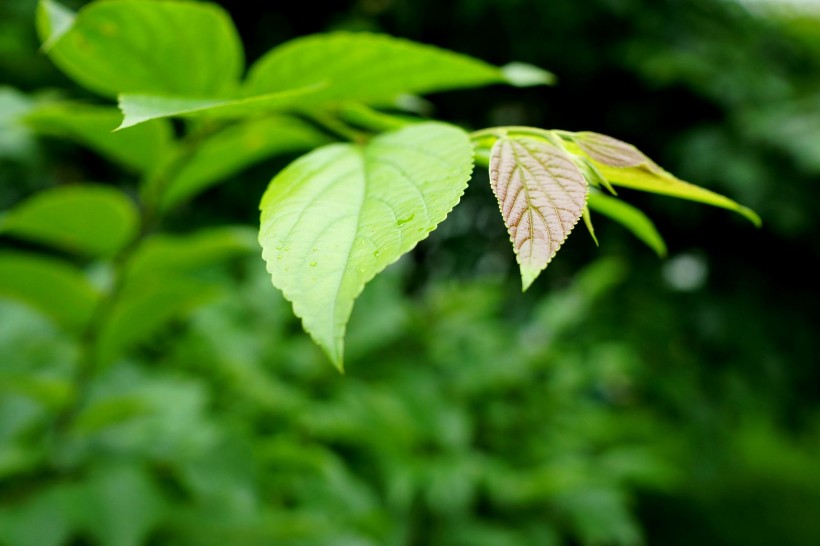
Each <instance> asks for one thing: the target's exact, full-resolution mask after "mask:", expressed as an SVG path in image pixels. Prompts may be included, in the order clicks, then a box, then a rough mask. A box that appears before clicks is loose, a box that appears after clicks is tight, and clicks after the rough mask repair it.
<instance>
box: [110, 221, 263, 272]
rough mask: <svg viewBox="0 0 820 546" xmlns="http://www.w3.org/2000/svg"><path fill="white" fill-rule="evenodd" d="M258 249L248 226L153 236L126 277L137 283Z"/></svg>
mask: <svg viewBox="0 0 820 546" xmlns="http://www.w3.org/2000/svg"><path fill="white" fill-rule="evenodd" d="M256 248H258V247H257V243H256V236H255V234H254V233H253V231H252V230H251V229H249V228H246V227H219V228H213V229H205V230H201V231H199V232H197V233H195V234H194V235H163V234H160V235H153V236H151V237H149V238H148V239H146V240H145V241H144V242H143V243H142V244H141V245H140V247H139V248H138V249H137V250H136V251H135V252H134V254H133V256H132V257H131V260H130V261H129V262H128V269H127V270H126V274H125V278H126V279H127V280H128V281H129V282H135V283H138V282H141V281H142V279H146V278H150V277H153V278H158V279H162V278H165V277H168V276H169V275H172V274H178V273H186V272H191V271H195V270H197V269H199V268H201V267H204V266H207V265H210V264H214V263H218V262H221V261H224V260H227V259H230V258H233V257H236V256H241V255H243V254H248V253H250V252H252V251H253V250H254V249H256Z"/></svg>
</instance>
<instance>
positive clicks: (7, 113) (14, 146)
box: [0, 85, 34, 161]
mask: <svg viewBox="0 0 820 546" xmlns="http://www.w3.org/2000/svg"><path fill="white" fill-rule="evenodd" d="M32 108H34V101H33V100H32V99H31V98H30V97H29V96H28V95H26V94H25V93H21V92H20V91H18V90H16V89H14V88H13V87H8V86H4V85H0V159H6V158H8V159H11V160H13V161H20V160H21V159H28V158H33V157H34V153H33V152H34V138H33V136H32V134H31V131H29V130H28V128H26V126H25V125H24V124H23V123H21V119H22V118H23V117H24V116H25V114H26V113H28V112H29V111H31V109H32Z"/></svg>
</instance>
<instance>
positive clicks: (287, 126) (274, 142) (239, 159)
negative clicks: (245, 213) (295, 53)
mask: <svg viewBox="0 0 820 546" xmlns="http://www.w3.org/2000/svg"><path fill="white" fill-rule="evenodd" d="M138 129H139V128H135V129H134V130H138ZM129 132H130V131H125V133H126V134H127V133H129ZM329 140H330V139H329V138H328V137H327V136H326V135H324V134H323V133H322V132H320V131H318V130H317V129H314V128H313V127H312V126H310V125H308V124H307V123H304V122H302V121H300V120H298V119H296V118H291V117H286V116H274V117H269V118H263V119H255V120H249V121H246V122H242V123H238V124H236V125H234V126H231V127H228V128H227V129H224V130H222V131H220V132H219V133H217V134H215V135H214V136H213V137H211V138H209V139H207V140H205V141H204V142H202V144H201V145H199V146H198V147H197V149H196V151H195V152H194V155H193V156H191V157H190V158H189V159H188V161H187V162H186V163H185V165H184V167H183V168H182V169H181V170H180V171H179V172H178V173H177V174H176V176H175V177H174V178H173V179H171V181H170V182H168V183H167V186H166V187H165V188H154V189H153V191H158V192H159V193H160V194H161V198H160V202H161V204H162V206H164V207H170V206H173V205H175V204H177V203H179V202H180V201H184V200H185V199H188V198H190V197H192V196H193V195H196V194H197V193H199V192H201V191H203V190H205V189H207V188H209V187H210V186H212V185H214V184H216V183H217V182H219V181H220V180H221V179H224V178H226V177H228V176H231V175H233V174H235V173H237V172H239V171H241V170H242V169H244V168H246V167H248V166H250V165H253V164H254V163H257V162H259V161H261V160H263V159H265V158H267V157H270V156H273V155H275V154H282V153H287V152H295V151H301V150H308V149H312V148H316V147H318V146H320V145H322V144H326V143H328V142H329ZM147 191H152V190H151V189H150V188H149V189H148V190H147Z"/></svg>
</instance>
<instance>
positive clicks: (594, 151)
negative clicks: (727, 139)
mask: <svg viewBox="0 0 820 546" xmlns="http://www.w3.org/2000/svg"><path fill="white" fill-rule="evenodd" d="M569 138H570V139H571V141H570V142H565V143H564V146H565V147H566V148H567V149H568V150H569V151H571V152H572V153H574V154H577V155H581V156H586V157H588V158H589V159H590V160H591V161H592V163H593V164H594V165H595V167H596V168H597V170H598V172H599V173H600V174H601V175H602V176H603V177H604V178H606V180H607V181H609V182H610V183H612V184H613V185H615V186H622V187H625V188H630V189H633V190H640V191H646V192H651V193H658V194H662V195H668V196H671V197H678V198H680V199H688V200H690V201H698V202H700V203H705V204H707V205H713V206H716V207H721V208H724V209H728V210H733V211H735V212H737V213H739V214H741V215H743V216H745V217H746V218H747V219H748V220H749V221H751V222H752V223H754V224H755V225H756V226H759V225H760V217H759V216H758V215H757V214H756V213H755V212H754V211H753V210H751V209H749V208H747V207H744V206H743V205H740V204H738V203H736V202H735V201H732V200H731V199H729V198H728V197H724V196H722V195H720V194H718V193H715V192H713V191H709V190H707V189H705V188H701V187H700V186H696V185H694V184H690V183H689V182H684V181H683V180H680V179H678V178H676V177H675V176H674V175H672V174H670V173H668V172H666V171H665V170H663V169H662V168H661V167H659V166H658V165H657V164H656V163H655V162H654V161H652V160H651V159H649V158H648V157H647V156H646V155H644V154H643V153H641V152H640V151H639V150H638V149H637V148H635V147H634V146H632V145H631V144H627V143H626V142H622V141H620V140H618V139H615V138H612V137H609V136H606V135H601V134H598V133H590V132H582V133H574V134H571V136H569Z"/></svg>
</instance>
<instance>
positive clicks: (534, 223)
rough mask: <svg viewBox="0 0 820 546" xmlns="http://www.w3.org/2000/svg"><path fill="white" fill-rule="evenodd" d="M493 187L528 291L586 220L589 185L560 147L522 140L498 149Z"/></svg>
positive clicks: (493, 155)
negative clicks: (580, 221)
mask: <svg viewBox="0 0 820 546" xmlns="http://www.w3.org/2000/svg"><path fill="white" fill-rule="evenodd" d="M490 183H491V184H492V188H493V193H494V194H495V196H496V199H498V204H499V207H500V209H501V216H502V217H503V218H504V225H506V226H507V231H508V232H509V234H510V241H511V242H512V244H513V250H514V251H515V256H516V260H517V261H518V264H519V265H520V267H521V281H522V286H523V289H524V290H526V289H527V288H529V286H530V285H531V284H532V282H533V281H534V280H535V279H536V277H538V275H539V274H540V273H541V271H543V270H544V268H546V267H547V265H548V264H549V263H550V262H551V261H552V258H553V257H554V256H555V254H556V253H557V252H558V249H559V248H561V245H562V244H563V243H564V241H565V240H566V238H567V236H569V233H570V231H572V228H573V227H575V224H577V223H578V220H580V219H581V216H582V214H583V211H584V207H585V205H586V200H587V193H588V186H587V182H586V180H585V179H584V176H583V174H582V173H581V171H580V170H578V167H577V166H576V165H575V162H574V161H573V160H572V157H570V155H569V154H567V153H566V152H565V151H564V149H563V148H562V147H560V144H557V143H555V142H550V141H549V140H546V138H533V137H527V136H516V137H504V138H500V139H498V140H497V141H496V143H495V144H494V145H493V148H492V150H491V152H490Z"/></svg>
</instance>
